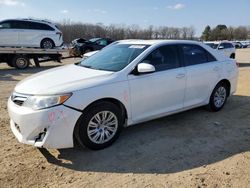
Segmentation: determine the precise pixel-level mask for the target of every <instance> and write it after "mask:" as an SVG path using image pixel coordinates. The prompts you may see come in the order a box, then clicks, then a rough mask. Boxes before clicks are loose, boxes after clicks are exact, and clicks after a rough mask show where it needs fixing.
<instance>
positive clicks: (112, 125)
mask: <svg viewBox="0 0 250 188" xmlns="http://www.w3.org/2000/svg"><path fill="white" fill-rule="evenodd" d="M122 123H123V117H122V114H121V112H120V109H119V108H118V107H117V106H116V105H115V104H113V103H110V102H98V103H96V104H94V105H93V106H91V107H90V108H89V109H88V110H87V112H86V113H85V114H83V115H82V117H81V118H80V119H79V121H78V124H77V128H76V129H75V136H76V139H77V140H78V142H79V143H80V144H81V145H84V146H86V147H88V148H89V149H93V150H99V149H103V148H105V147H108V146H110V145H111V144H112V143H113V142H114V141H115V140H116V139H117V138H118V137H119V134H120V132H121V129H122Z"/></svg>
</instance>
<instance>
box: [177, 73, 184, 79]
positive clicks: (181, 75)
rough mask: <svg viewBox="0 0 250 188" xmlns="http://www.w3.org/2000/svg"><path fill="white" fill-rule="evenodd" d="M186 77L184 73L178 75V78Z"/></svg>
mask: <svg viewBox="0 0 250 188" xmlns="http://www.w3.org/2000/svg"><path fill="white" fill-rule="evenodd" d="M185 76H186V75H185V74H184V73H180V74H177V76H176V78H184V77H185Z"/></svg>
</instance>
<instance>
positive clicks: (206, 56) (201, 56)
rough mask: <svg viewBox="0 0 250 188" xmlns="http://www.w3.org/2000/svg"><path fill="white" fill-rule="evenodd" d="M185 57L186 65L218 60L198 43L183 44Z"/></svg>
mask: <svg viewBox="0 0 250 188" xmlns="http://www.w3.org/2000/svg"><path fill="white" fill-rule="evenodd" d="M181 49H182V52H183V58H184V62H185V65H186V66H190V65H198V64H202V63H207V62H212V61H216V59H215V58H214V56H213V55H211V54H210V53H209V52H208V51H206V50H205V49H204V48H202V47H201V46H198V45H189V44H186V45H182V46H181Z"/></svg>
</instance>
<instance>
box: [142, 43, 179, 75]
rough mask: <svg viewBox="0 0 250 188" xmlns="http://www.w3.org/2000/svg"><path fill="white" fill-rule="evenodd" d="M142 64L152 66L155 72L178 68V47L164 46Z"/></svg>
mask: <svg viewBox="0 0 250 188" xmlns="http://www.w3.org/2000/svg"><path fill="white" fill-rule="evenodd" d="M143 62H146V63H149V64H151V65H154V67H155V70H156V71H163V70H168V69H174V68H178V67H180V60H179V55H178V47H177V46H176V45H166V46H162V47H159V48H158V49H156V50H154V51H153V52H152V53H150V54H149V55H148V56H147V57H146V58H145V59H144V60H143Z"/></svg>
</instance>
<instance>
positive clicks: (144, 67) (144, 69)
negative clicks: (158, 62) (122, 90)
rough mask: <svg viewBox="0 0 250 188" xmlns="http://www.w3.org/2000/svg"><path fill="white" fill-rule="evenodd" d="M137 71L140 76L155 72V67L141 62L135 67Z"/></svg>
mask: <svg viewBox="0 0 250 188" xmlns="http://www.w3.org/2000/svg"><path fill="white" fill-rule="evenodd" d="M137 71H138V73H142V74H145V73H152V72H155V67H154V66H153V65H151V64H149V63H145V62H142V63H139V64H138V65H137Z"/></svg>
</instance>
